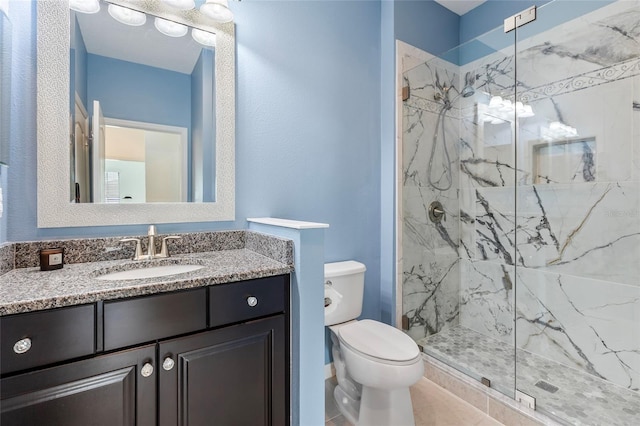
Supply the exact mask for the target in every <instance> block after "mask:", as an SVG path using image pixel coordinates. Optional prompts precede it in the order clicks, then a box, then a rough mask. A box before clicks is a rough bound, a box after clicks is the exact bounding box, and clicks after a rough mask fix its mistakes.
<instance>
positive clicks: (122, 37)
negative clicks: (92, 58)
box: [71, 4, 202, 74]
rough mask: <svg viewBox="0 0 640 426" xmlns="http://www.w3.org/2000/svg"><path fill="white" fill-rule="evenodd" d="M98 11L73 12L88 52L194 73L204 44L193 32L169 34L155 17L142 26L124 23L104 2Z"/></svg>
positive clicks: (149, 17) (148, 19)
mask: <svg viewBox="0 0 640 426" xmlns="http://www.w3.org/2000/svg"><path fill="white" fill-rule="evenodd" d="M102 6H103V7H101V8H100V12H98V13H96V14H86V13H72V14H71V16H72V17H73V16H74V14H75V16H77V17H78V24H79V25H80V29H81V32H82V37H83V39H84V43H85V45H86V48H87V52H89V53H93V54H95V55H100V56H106V57H110V58H115V59H120V60H122V61H128V62H135V63H139V64H143V65H148V66H151V67H156V68H163V69H167V70H171V71H176V72H180V73H183V74H191V72H192V71H193V67H194V65H195V63H196V62H197V60H198V57H199V55H200V52H201V51H202V46H201V45H200V44H198V43H196V42H195V41H194V40H193V39H192V38H191V35H190V34H187V35H185V36H184V37H178V38H176V37H167V36H165V35H163V34H161V33H160V32H159V31H157V30H156V29H155V28H154V26H153V17H151V16H147V22H146V23H145V24H144V25H143V26H140V27H132V26H130V25H124V24H121V23H120V22H118V21H116V20H115V19H113V18H112V17H111V16H109V13H108V12H107V7H106V5H105V4H103V5H102Z"/></svg>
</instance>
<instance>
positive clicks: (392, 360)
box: [336, 320, 422, 365]
mask: <svg viewBox="0 0 640 426" xmlns="http://www.w3.org/2000/svg"><path fill="white" fill-rule="evenodd" d="M336 331H337V333H336V334H337V335H338V338H339V339H340V343H341V344H343V345H345V346H346V347H347V348H349V349H350V350H352V351H354V352H356V353H358V354H359V355H361V356H363V357H365V358H368V359H371V360H373V361H375V362H380V363H384V364H392V365H408V364H413V363H415V362H417V361H419V360H421V359H422V357H421V355H420V349H419V348H418V345H416V343H415V342H414V341H413V339H411V337H409V336H407V335H406V334H404V333H403V332H402V331H400V330H398V329H396V328H394V327H391V326H390V325H387V324H384V323H381V322H379V321H373V320H362V321H355V322H352V323H349V324H346V325H344V326H342V327H340V328H338V329H337V330H336Z"/></svg>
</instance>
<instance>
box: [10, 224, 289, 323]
mask: <svg viewBox="0 0 640 426" xmlns="http://www.w3.org/2000/svg"><path fill="white" fill-rule="evenodd" d="M206 234H207V235H206V236H205V238H204V239H205V240H207V241H211V240H214V241H219V240H220V239H219V238H217V237H221V236H219V235H218V236H215V237H212V234H217V233H206ZM229 234H230V233H225V236H224V237H221V238H222V240H226V241H233V244H230V246H231V248H230V249H225V247H224V245H217V246H215V247H213V246H211V245H209V244H201V245H199V246H197V247H194V246H191V247H187V245H186V244H185V245H184V246H183V247H182V250H181V251H186V250H189V249H191V251H196V250H197V252H194V253H183V254H176V255H172V257H170V258H168V259H155V260H150V261H133V260H122V259H117V260H105V261H93V262H86V263H73V264H66V265H65V266H64V268H62V269H58V270H54V271H46V272H42V271H40V268H39V267H23V268H17V269H13V270H10V271H9V272H7V273H5V274H4V275H2V276H0V315H9V314H16V313H22V312H30V311H37V310H42V309H51V308H57V307H62V306H71V305H79V304H84V303H92V302H96V301H100V300H112V299H121V298H125V297H132V296H140V295H148V294H154V293H162V292H168V291H174V290H181V289H188V288H195V287H202V286H208V285H214V284H221V283H227V282H236V281H242V280H247V279H252V278H262V277H267V276H273V275H280V274H287V273H290V272H291V271H292V270H293V266H292V265H293V244H292V242H291V241H289V240H283V239H279V238H276V237H271V236H268V235H264V234H260V233H256V232H251V231H232V232H231V234H232V237H233V238H229V239H227V237H229ZM189 239H192V241H200V239H199V238H197V237H195V236H194V234H190V235H188V238H185V239H184V240H189ZM102 240H106V239H102ZM184 240H181V241H184ZM70 241H72V240H69V241H66V242H65V243H66V244H67V247H73V246H74V245H73V244H72V243H70ZM73 241H81V240H73ZM19 244H23V245H24V244H29V245H31V248H32V250H36V248H38V247H39V248H43V247H47V246H49V247H50V246H52V244H51V242H37V243H19ZM83 244H84V246H85V247H87V246H89V247H95V246H96V244H97V245H98V246H101V247H104V244H103V243H101V242H98V243H96V240H91V241H89V240H88V241H86V242H84V243H83ZM207 248H209V249H210V250H211V251H203V250H206V249H207ZM21 249H22V250H24V247H22V248H21ZM102 250H104V248H101V249H100V250H97V251H98V252H101V251H102ZM94 251H95V250H94ZM18 252H19V250H18V248H16V264H18V262H23V263H22V264H27V263H29V262H27V261H24V259H23V260H19V259H18ZM28 256H29V257H32V251H29V252H28ZM65 260H66V259H65ZM170 264H189V265H194V264H197V265H201V266H203V268H201V269H198V270H196V271H192V272H187V273H182V274H176V275H169V276H164V277H156V278H145V279H134V280H116V281H108V280H99V279H97V277H98V276H100V275H104V274H107V273H111V272H117V271H123V270H129V269H137V268H141V267H146V266H162V265H170Z"/></svg>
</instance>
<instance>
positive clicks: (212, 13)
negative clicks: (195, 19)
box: [200, 0, 233, 24]
mask: <svg viewBox="0 0 640 426" xmlns="http://www.w3.org/2000/svg"><path fill="white" fill-rule="evenodd" d="M200 12H202V13H203V14H204V15H206V16H208V17H209V18H211V19H213V20H214V21H216V22H220V23H222V24H224V23H225V22H231V21H233V12H232V11H231V10H229V1H228V0H207V2H206V3H205V4H203V5H202V6H200Z"/></svg>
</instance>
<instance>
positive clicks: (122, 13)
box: [108, 4, 147, 27]
mask: <svg viewBox="0 0 640 426" xmlns="http://www.w3.org/2000/svg"><path fill="white" fill-rule="evenodd" d="M108 11H109V15H111V17H112V18H113V19H115V20H116V21H118V22H120V23H122V24H125V25H132V26H134V27H138V26H140V25H144V23H145V22H147V15H145V14H144V13H142V12H138V11H137V10H132V9H129V8H126V7H122V6H118V5H115V4H110V5H109V8H108Z"/></svg>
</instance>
